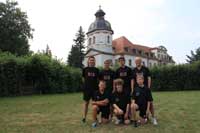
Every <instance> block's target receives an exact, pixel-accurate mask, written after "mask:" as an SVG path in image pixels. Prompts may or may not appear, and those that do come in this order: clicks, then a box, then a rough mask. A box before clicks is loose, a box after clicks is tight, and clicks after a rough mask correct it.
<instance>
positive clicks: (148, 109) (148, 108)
mask: <svg viewBox="0 0 200 133" xmlns="http://www.w3.org/2000/svg"><path fill="white" fill-rule="evenodd" d="M149 112H150V101H148V103H147V111H146V115H147V116H148V115H149Z"/></svg>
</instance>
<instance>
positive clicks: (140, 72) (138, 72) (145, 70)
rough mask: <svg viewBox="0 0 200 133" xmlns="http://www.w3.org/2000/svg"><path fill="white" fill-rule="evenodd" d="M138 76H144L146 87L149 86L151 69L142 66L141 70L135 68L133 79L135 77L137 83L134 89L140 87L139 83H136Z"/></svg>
mask: <svg viewBox="0 0 200 133" xmlns="http://www.w3.org/2000/svg"><path fill="white" fill-rule="evenodd" d="M137 75H143V77H144V85H145V86H148V77H151V73H150V71H149V69H148V68H147V67H145V66H142V67H141V69H138V68H137V67H135V68H134V69H133V77H134V81H135V85H134V87H137V86H138V84H137V81H136V78H137Z"/></svg>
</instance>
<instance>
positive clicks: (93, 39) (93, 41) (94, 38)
mask: <svg viewBox="0 0 200 133" xmlns="http://www.w3.org/2000/svg"><path fill="white" fill-rule="evenodd" d="M95 39H96V38H95V36H93V44H95Z"/></svg>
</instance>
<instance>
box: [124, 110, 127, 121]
mask: <svg viewBox="0 0 200 133" xmlns="http://www.w3.org/2000/svg"><path fill="white" fill-rule="evenodd" d="M124 119H125V120H127V119H128V113H127V112H126V113H125V115H124Z"/></svg>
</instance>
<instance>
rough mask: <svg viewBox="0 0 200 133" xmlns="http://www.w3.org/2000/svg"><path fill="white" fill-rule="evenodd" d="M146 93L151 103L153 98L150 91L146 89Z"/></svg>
mask: <svg viewBox="0 0 200 133" xmlns="http://www.w3.org/2000/svg"><path fill="white" fill-rule="evenodd" d="M148 93H149V100H150V101H151V102H152V101H153V96H152V92H151V89H148Z"/></svg>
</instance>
